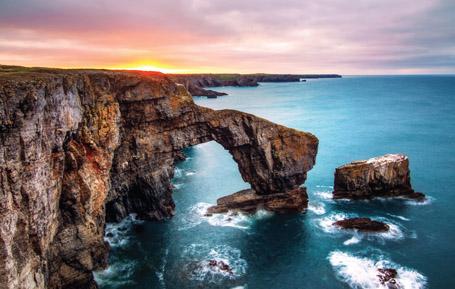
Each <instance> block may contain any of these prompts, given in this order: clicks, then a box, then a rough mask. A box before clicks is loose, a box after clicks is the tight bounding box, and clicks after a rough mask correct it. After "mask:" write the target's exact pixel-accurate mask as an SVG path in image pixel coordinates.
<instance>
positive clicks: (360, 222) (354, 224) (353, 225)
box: [333, 218, 390, 232]
mask: <svg viewBox="0 0 455 289" xmlns="http://www.w3.org/2000/svg"><path fill="white" fill-rule="evenodd" d="M333 225H335V226H337V227H341V228H343V229H353V230H359V231H363V232H387V231H388V230H389V229H390V227H389V225H387V224H386V223H383V222H379V221H374V220H372V219H370V218H351V219H345V220H340V221H336V222H334V223H333Z"/></svg>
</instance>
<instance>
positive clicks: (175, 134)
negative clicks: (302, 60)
mask: <svg viewBox="0 0 455 289" xmlns="http://www.w3.org/2000/svg"><path fill="white" fill-rule="evenodd" d="M211 140H215V141H217V142H219V143H220V144H221V145H222V146H223V147H224V148H225V149H227V150H228V151H229V152H230V153H231V154H232V156H233V159H234V160H235V161H236V162H237V164H238V166H239V170H240V173H241V175H242V177H243V179H244V180H245V181H247V182H249V183H250V184H251V187H252V188H251V190H252V191H253V193H254V194H256V195H258V196H271V195H274V194H279V195H282V194H286V193H288V192H295V190H296V189H298V188H299V186H300V185H301V184H303V183H304V181H305V179H306V173H307V171H308V170H310V169H311V168H312V166H313V165H314V163H315V157H316V153H317V146H318V140H317V138H316V137H315V136H313V135H312V134H310V133H305V132H300V131H296V130H293V129H289V128H286V127H283V126H280V125H277V124H274V123H271V122H269V121H267V120H265V119H261V118H258V117H255V116H253V115H250V114H246V113H242V112H238V111H233V110H222V111H214V110H210V109H207V108H202V107H199V106H197V105H195V104H194V103H193V101H192V97H191V95H190V94H189V93H188V92H187V90H186V89H185V87H184V86H182V85H177V84H175V83H174V81H172V80H171V79H169V78H168V77H167V76H165V75H163V74H161V73H152V72H130V73H128V72H113V71H102V70H58V69H43V68H35V69H27V68H23V67H11V66H0V142H1V145H0V287H1V288H11V289H12V288H23V289H25V288H27V289H30V288H96V284H95V282H94V280H93V275H92V271H93V270H98V269H102V268H104V267H106V266H107V256H108V245H107V244H106V243H105V242H104V240H103V235H104V226H105V222H106V220H109V221H116V220H120V219H122V218H123V217H125V216H127V215H128V214H130V213H137V214H138V216H139V217H140V218H144V219H153V220H162V219H165V218H168V217H170V216H172V215H173V213H174V202H173V200H172V186H171V182H170V181H171V178H172V176H173V172H174V161H175V159H176V157H177V156H178V155H179V152H180V150H181V149H182V148H185V147H188V146H192V145H196V144H199V143H203V142H208V141H211ZM277 204H278V205H279V204H280V202H275V203H274V205H275V206H276V205H277Z"/></svg>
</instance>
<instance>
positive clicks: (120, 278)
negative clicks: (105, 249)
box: [93, 261, 137, 288]
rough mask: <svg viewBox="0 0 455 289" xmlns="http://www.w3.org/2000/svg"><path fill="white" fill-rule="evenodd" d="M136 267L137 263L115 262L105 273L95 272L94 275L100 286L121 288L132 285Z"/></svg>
mask: <svg viewBox="0 0 455 289" xmlns="http://www.w3.org/2000/svg"><path fill="white" fill-rule="evenodd" d="M136 266H137V263H136V262H134V261H130V262H125V261H124V262H115V263H113V264H111V265H110V266H109V267H108V268H106V269H105V270H103V271H98V272H94V274H93V275H94V277H95V281H96V283H97V284H98V285H101V286H103V285H105V286H115V287H118V288H121V287H123V286H126V285H128V284H131V278H132V276H133V273H134V271H135V270H136Z"/></svg>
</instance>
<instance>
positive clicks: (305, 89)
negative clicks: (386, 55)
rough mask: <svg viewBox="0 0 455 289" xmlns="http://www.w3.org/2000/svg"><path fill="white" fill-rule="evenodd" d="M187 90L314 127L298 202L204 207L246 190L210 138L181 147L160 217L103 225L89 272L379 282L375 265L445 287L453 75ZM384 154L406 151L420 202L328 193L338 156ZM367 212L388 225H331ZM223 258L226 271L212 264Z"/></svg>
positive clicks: (184, 278)
mask: <svg viewBox="0 0 455 289" xmlns="http://www.w3.org/2000/svg"><path fill="white" fill-rule="evenodd" d="M219 90H220V91H224V92H227V93H229V95H228V96H223V97H219V98H217V99H207V98H202V97H195V102H196V103H197V104H199V105H202V106H206V107H210V108H213V109H225V108H229V109H237V110H241V111H245V112H249V113H253V114H256V115H258V116H261V117H264V118H267V119H269V120H271V121H274V122H277V123H280V124H283V125H286V126H289V127H293V128H296V129H299V130H304V131H309V132H312V133H314V134H315V135H316V136H317V137H318V138H319V141H320V146H319V153H318V156H317V164H316V166H315V167H314V168H313V170H311V171H310V172H309V174H308V179H307V181H306V183H305V185H306V186H307V188H308V192H309V198H310V204H309V209H308V212H307V213H305V214H297V215H273V214H271V213H267V212H263V211H260V212H258V213H257V214H255V215H254V216H244V215H238V216H228V215H219V216H214V217H204V216H203V214H204V210H205V209H206V208H207V207H208V206H209V205H210V204H214V203H215V202H216V199H217V198H219V197H221V196H224V195H228V194H231V193H234V192H236V191H238V190H241V189H244V188H248V187H249V185H248V184H247V183H245V182H243V180H242V178H241V176H240V174H239V172H238V169H237V165H236V163H235V162H234V161H233V160H232V158H231V156H230V155H229V153H228V152H227V151H225V150H224V149H223V148H222V147H221V146H220V145H218V144H217V143H215V142H210V143H206V144H201V145H198V146H194V147H192V148H188V149H187V150H186V154H187V156H188V159H187V160H185V161H183V162H181V163H179V165H178V166H177V168H176V172H175V178H174V180H173V183H174V185H175V191H174V199H175V203H176V215H175V217H174V218H172V219H171V220H168V221H166V222H161V223H158V222H142V221H138V220H136V219H135V218H134V216H130V217H129V218H127V219H125V220H124V221H123V222H121V223H119V224H109V225H108V226H107V232H108V233H109V234H108V235H109V237H106V239H107V240H108V241H109V243H110V244H111V246H112V250H111V255H110V267H109V268H108V269H107V270H105V271H102V272H98V273H97V274H96V279H97V281H98V283H99V285H100V287H101V288H103V289H113V288H168V289H182V288H237V289H239V288H248V289H253V288H283V289H291V288H308V289H319V288H321V289H322V288H327V289H330V288H334V289H335V288H367V289H373V288H385V287H384V286H383V285H381V284H380V283H379V282H378V278H377V276H376V274H377V271H376V269H377V268H381V267H393V268H396V269H397V271H398V275H399V277H398V279H397V280H398V282H399V283H400V284H401V288H403V289H410V288H412V289H418V288H434V289H436V288H438V289H449V288H455V269H454V267H455V264H454V262H455V189H454V188H455V76H381V77H380V76H374V77H344V78H341V79H320V80H308V81H307V82H301V83H263V84H261V85H260V86H259V87H248V88H234V87H223V88H220V89H219ZM386 153H404V154H406V155H408V156H409V158H410V166H411V178H412V184H413V187H414V188H415V189H416V190H417V191H421V192H424V193H426V194H427V195H428V196H429V200H428V201H427V202H425V203H423V204H418V203H415V202H412V201H405V200H374V201H333V200H331V199H330V193H331V190H332V186H333V174H334V170H335V168H336V167H337V166H340V165H342V164H344V163H347V162H350V161H353V160H358V159H365V158H370V157H374V156H378V155H382V154H386ZM346 216H350V217H351V216H367V217H373V218H375V219H379V220H383V221H385V222H387V223H388V224H390V225H391V228H392V230H391V231H390V232H389V233H386V234H369V235H368V234H360V233H352V232H341V231H339V230H337V229H335V228H333V226H332V225H331V224H332V223H333V221H334V220H337V219H340V218H344V217H346ZM212 259H213V260H217V261H223V262H225V263H227V264H229V266H230V267H231V268H232V272H231V273H223V272H220V271H218V270H214V269H213V268H211V267H210V266H209V265H208V261H209V260H212Z"/></svg>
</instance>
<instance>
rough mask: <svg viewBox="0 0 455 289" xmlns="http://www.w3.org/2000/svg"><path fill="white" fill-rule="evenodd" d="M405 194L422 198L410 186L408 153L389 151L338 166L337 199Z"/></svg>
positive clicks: (335, 185)
mask: <svg viewBox="0 0 455 289" xmlns="http://www.w3.org/2000/svg"><path fill="white" fill-rule="evenodd" d="M375 197H404V198H409V199H415V200H417V201H423V200H424V199H425V195H424V194H423V193H419V192H415V191H414V190H413V188H412V186H411V178H410V171H409V160H408V157H407V156H405V155H401V154H388V155H384V156H380V157H375V158H371V159H368V160H362V161H354V162H352V163H349V164H346V165H343V166H341V167H338V168H337V169H336V170H335V184H334V191H333V198H334V199H371V198H375Z"/></svg>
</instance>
